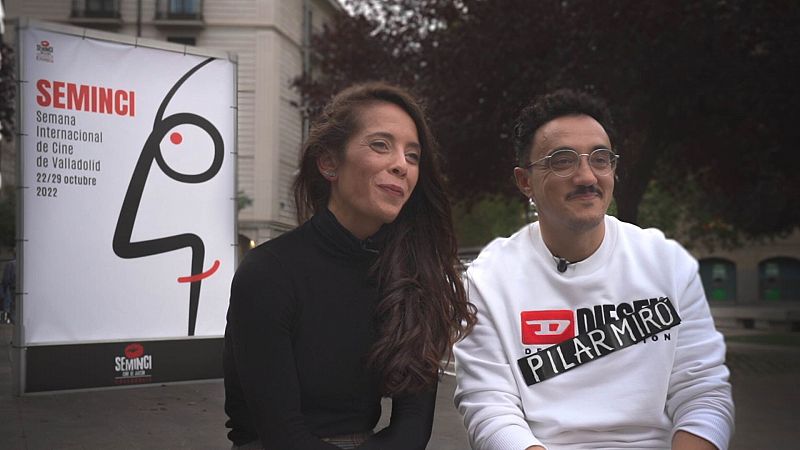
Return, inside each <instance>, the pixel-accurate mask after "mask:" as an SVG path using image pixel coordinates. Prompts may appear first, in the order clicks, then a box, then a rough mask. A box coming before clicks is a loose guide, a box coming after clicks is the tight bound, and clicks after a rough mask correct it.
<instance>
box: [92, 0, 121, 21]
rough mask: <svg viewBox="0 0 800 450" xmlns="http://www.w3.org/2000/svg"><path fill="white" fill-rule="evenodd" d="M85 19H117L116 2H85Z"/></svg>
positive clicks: (101, 0) (109, 0) (95, 0)
mask: <svg viewBox="0 0 800 450" xmlns="http://www.w3.org/2000/svg"><path fill="white" fill-rule="evenodd" d="M85 16H86V17H119V8H118V0H86V9H85Z"/></svg>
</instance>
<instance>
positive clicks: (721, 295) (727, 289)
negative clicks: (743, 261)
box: [700, 258, 736, 301]
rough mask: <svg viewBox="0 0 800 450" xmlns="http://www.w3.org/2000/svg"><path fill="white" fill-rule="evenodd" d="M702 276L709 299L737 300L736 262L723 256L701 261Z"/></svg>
mask: <svg viewBox="0 0 800 450" xmlns="http://www.w3.org/2000/svg"><path fill="white" fill-rule="evenodd" d="M700 278H701V279H702V280H703V289H704V290H705V291H706V298H707V299H708V300H727V301H733V300H736V264H734V263H733V262H731V261H728V260H726V259H722V258H706V259H703V260H701V261H700Z"/></svg>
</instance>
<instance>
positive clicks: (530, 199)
mask: <svg viewBox="0 0 800 450" xmlns="http://www.w3.org/2000/svg"><path fill="white" fill-rule="evenodd" d="M528 210H529V211H530V214H531V217H539V211H538V210H537V209H536V202H535V201H533V197H528Z"/></svg>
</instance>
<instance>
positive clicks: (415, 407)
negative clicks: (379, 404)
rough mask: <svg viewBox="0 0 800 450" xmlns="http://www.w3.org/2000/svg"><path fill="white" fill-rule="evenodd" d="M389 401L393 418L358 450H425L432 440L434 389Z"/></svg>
mask: <svg viewBox="0 0 800 450" xmlns="http://www.w3.org/2000/svg"><path fill="white" fill-rule="evenodd" d="M437 387H438V386H433V388H432V389H431V390H429V391H425V392H421V393H419V394H415V395H407V396H402V397H395V398H393V399H392V418H391V421H390V422H389V426H388V427H386V428H384V429H382V430H381V431H379V432H378V433H376V434H375V435H374V436H372V437H371V438H370V439H368V440H367V441H366V442H365V443H364V444H363V445H361V446H359V447H358V448H359V450H424V449H425V446H426V445H427V444H428V440H429V439H430V438H431V429H432V428H433V412H434V408H435V406H436V389H437Z"/></svg>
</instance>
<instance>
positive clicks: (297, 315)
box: [225, 83, 475, 450]
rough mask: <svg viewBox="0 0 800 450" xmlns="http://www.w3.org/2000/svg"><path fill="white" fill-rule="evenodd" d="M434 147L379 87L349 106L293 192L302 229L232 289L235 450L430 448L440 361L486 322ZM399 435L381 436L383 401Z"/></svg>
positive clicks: (370, 86)
mask: <svg viewBox="0 0 800 450" xmlns="http://www.w3.org/2000/svg"><path fill="white" fill-rule="evenodd" d="M436 151H437V150H436V145H435V142H434V140H433V137H432V135H431V132H430V130H429V129H428V125H427V123H426V121H425V118H424V115H423V112H422V109H421V108H420V106H419V105H418V103H417V102H416V101H415V100H414V99H413V98H412V97H411V96H410V95H409V94H408V93H407V92H405V91H403V90H401V89H399V88H397V87H394V86H391V85H387V84H383V83H367V84H361V85H356V86H353V87H351V88H349V89H346V90H344V91H343V92H341V93H339V94H338V95H337V96H336V97H334V98H333V100H332V101H331V102H330V103H329V104H328V105H327V106H326V108H325V109H324V111H323V112H322V114H321V117H320V118H319V119H318V120H317V121H316V123H315V124H314V125H313V126H312V129H311V132H310V136H309V138H308V141H307V142H306V143H305V145H304V148H303V154H302V158H301V161H300V172H299V174H298V176H297V179H296V180H295V184H294V190H295V200H296V205H297V216H298V223H301V224H302V225H300V226H299V227H298V228H296V229H295V230H293V231H291V232H288V233H286V234H284V235H282V236H280V237H278V238H276V239H273V240H271V241H269V242H267V243H265V244H262V245H260V246H259V247H257V248H255V249H253V250H251V251H250V252H249V253H248V255H247V257H246V258H245V260H244V261H243V262H242V264H241V266H240V267H239V269H238V270H237V272H236V276H235V277H234V280H233V284H232V287H231V302H230V307H229V310H228V325H227V328H226V332H225V392H226V401H225V410H226V412H227V414H228V416H229V417H230V420H229V421H228V423H227V426H229V427H230V428H232V430H231V431H230V432H229V433H228V437H229V438H230V439H231V440H232V441H233V443H234V448H246V449H250V448H265V449H278V450H288V449H302V450H314V449H338V448H359V449H378V448H380V449H384V450H386V449H402V450H410V449H423V448H425V446H426V444H427V442H428V439H429V438H430V433H431V426H432V422H433V410H434V405H435V400H436V388H437V382H438V375H439V369H440V361H441V359H442V358H443V357H444V356H445V355H448V354H449V353H448V352H449V349H450V346H451V344H452V343H453V342H455V341H456V340H458V338H460V337H461V336H463V335H464V334H465V333H467V332H468V331H469V329H470V328H471V327H472V325H473V324H474V322H475V313H474V308H473V307H472V305H470V304H469V303H468V302H467V300H466V296H465V294H464V290H463V287H462V285H461V280H460V278H459V273H458V271H457V267H456V265H457V263H458V262H457V259H456V250H457V248H456V243H455V239H454V236H453V227H452V219H451V215H450V207H449V204H448V202H447V199H446V197H445V194H444V191H443V188H442V178H441V175H440V173H439V169H438V166H437V154H436ZM383 396H386V397H391V399H392V415H391V421H390V425H389V426H388V427H387V428H384V429H383V430H380V431H379V432H377V433H375V434H373V431H372V430H373V428H374V427H375V425H376V424H377V422H378V419H379V418H380V415H381V407H380V400H381V397H383Z"/></svg>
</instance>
